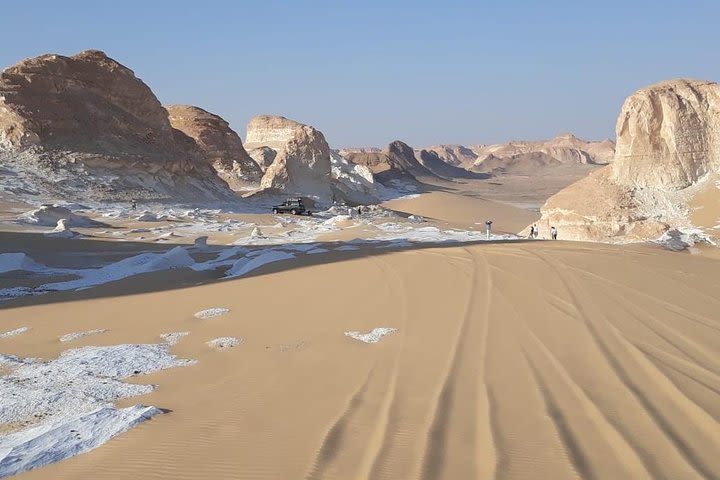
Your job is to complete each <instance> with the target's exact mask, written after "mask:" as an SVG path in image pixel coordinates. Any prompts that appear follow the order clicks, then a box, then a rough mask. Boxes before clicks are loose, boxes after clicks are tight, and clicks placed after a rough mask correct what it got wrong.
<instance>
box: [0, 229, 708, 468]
mask: <svg viewBox="0 0 720 480" xmlns="http://www.w3.org/2000/svg"><path fill="white" fill-rule="evenodd" d="M481 218H482V217H481ZM507 229H508V230H512V227H509V226H508V227H507ZM314 257H316V258H313V259H312V261H310V260H308V259H302V258H301V259H299V260H292V261H289V262H285V263H279V264H273V265H271V266H267V267H264V268H262V269H261V270H259V271H258V273H257V274H255V275H252V276H249V277H247V278H241V279H236V280H231V281H224V282H215V283H211V284H206V285H199V286H193V287H185V288H173V287H174V285H176V283H174V280H173V278H172V276H171V275H170V276H167V275H166V276H164V277H158V278H157V281H158V282H165V283H161V284H160V285H159V286H160V287H163V289H161V290H159V291H156V292H153V293H143V294H134V295H122V296H121V295H119V293H122V292H121V290H122V289H121V288H120V287H116V288H115V290H113V286H112V285H111V286H108V287H106V288H103V289H102V290H98V292H99V293H98V294H96V295H94V297H96V298H92V297H93V295H88V296H86V297H81V296H78V298H76V299H73V298H70V299H68V298H66V297H63V299H64V300H65V301H62V302H55V301H53V297H51V296H45V297H38V303H36V304H31V305H26V306H16V307H10V308H8V307H9V306H10V305H12V304H6V305H5V306H3V308H2V310H0V325H2V329H1V330H3V331H6V330H10V329H13V328H17V327H19V326H29V327H31V330H30V331H29V332H27V333H25V334H22V335H19V336H17V337H11V338H5V339H0V351H2V352H3V353H12V354H17V355H22V356H41V357H44V358H52V357H54V356H56V355H58V354H59V353H60V352H61V351H63V350H64V349H67V348H70V346H81V345H105V344H108V345H111V344H118V343H124V342H158V341H159V338H158V335H159V334H161V333H163V332H172V331H188V332H190V335H189V336H187V337H185V338H183V339H182V340H181V341H180V342H179V344H178V345H176V346H175V347H173V352H174V353H176V354H177V355H179V356H181V357H184V358H193V359H196V360H198V363H197V364H196V365H193V366H189V367H182V368H174V369H169V370H164V371H161V372H158V373H155V374H152V375H147V376H138V377H134V378H133V379H132V381H136V382H143V383H145V382H147V383H153V384H157V386H158V387H157V389H156V390H155V391H154V392H153V393H151V394H148V395H145V396H142V397H135V398H130V399H125V400H123V401H122V402H121V403H120V404H121V405H123V406H124V405H130V404H134V403H139V402H142V403H145V404H150V405H155V406H158V407H160V408H164V409H168V410H169V413H167V414H165V415H160V416H156V417H154V418H153V419H152V420H150V421H148V422H145V423H143V424H141V425H140V426H139V427H137V428H134V429H132V430H130V431H129V432H127V433H125V434H122V435H120V436H118V437H116V438H114V439H112V440H110V441H109V442H108V443H106V444H105V445H103V446H102V447H100V448H98V449H96V450H94V451H91V452H89V453H86V454H82V455H78V456H76V457H73V458H71V459H69V460H66V461H62V462H59V463H56V464H52V465H49V466H47V467H44V468H41V469H38V470H35V471H30V472H27V473H24V474H20V475H19V476H18V477H17V478H18V479H32V478H37V479H50V478H52V479H93V480H94V479H99V478H102V479H153V478H158V479H160V478H162V479H200V478H208V479H209V478H213V479H215V478H217V479H220V478H222V479H303V478H308V479H343V480H349V479H427V480H430V479H452V480H458V479H494V478H497V479H511V480H516V479H548V480H559V479H577V478H588V479H700V478H705V479H711V478H720V425H719V423H718V421H719V420H720V313H719V312H720V260H717V259H713V258H710V257H707V256H703V255H690V254H685V253H672V252H666V251H662V250H659V249H657V248H653V247H641V246H635V247H619V246H607V245H592V244H583V243H567V242H542V241H536V242H521V243H505V244H478V245H471V246H470V245H469V246H454V247H448V248H427V249H409V250H406V251H400V252H392V253H387V252H381V251H377V250H374V251H370V250H368V251H361V252H359V253H358V254H354V255H352V256H347V257H336V256H328V257H325V258H323V257H322V256H314ZM149 278H150V279H152V278H153V277H149ZM145 281H149V280H148V279H146V280H145ZM90 292H92V291H90ZM210 307H226V308H229V309H230V312H229V313H228V314H226V315H224V316H220V317H216V318H211V319H206V320H199V319H197V318H194V316H193V314H194V313H195V312H197V311H199V310H202V309H205V308H210ZM375 327H393V328H397V329H398V331H397V332H396V333H395V334H393V335H390V336H387V337H384V338H383V339H382V340H380V342H378V343H375V344H364V343H361V342H359V341H356V340H354V339H351V338H349V337H346V336H345V335H344V334H343V333H344V332H345V331H349V330H359V331H364V332H367V331H369V330H371V329H373V328H375ZM98 328H108V329H110V331H109V332H107V333H105V334H102V335H97V336H93V337H85V338H83V339H80V340H78V341H76V342H73V343H72V344H71V345H68V344H61V343H60V342H59V341H58V336H59V335H62V334H65V333H68V332H74V331H81V330H88V329H98ZM220 336H235V337H241V338H242V339H243V342H242V344H241V345H239V346H237V347H234V348H230V349H226V350H222V351H217V350H213V349H211V348H210V347H208V346H207V345H206V342H207V341H208V340H211V339H213V338H216V337H220Z"/></svg>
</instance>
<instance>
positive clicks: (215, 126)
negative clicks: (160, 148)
mask: <svg viewBox="0 0 720 480" xmlns="http://www.w3.org/2000/svg"><path fill="white" fill-rule="evenodd" d="M165 108H166V110H167V111H168V114H169V118H170V124H171V125H172V127H173V128H176V129H178V130H180V131H181V132H183V133H184V134H185V135H187V136H189V137H190V138H192V139H193V140H195V143H196V144H197V145H198V147H199V149H200V150H201V151H202V152H203V154H204V155H205V158H206V160H207V162H208V163H210V164H211V165H212V166H213V168H215V171H216V172H217V174H218V175H219V176H220V178H222V179H223V180H225V181H226V182H227V183H228V185H229V186H230V188H232V189H233V190H242V189H246V188H247V187H249V186H250V187H252V186H253V185H254V186H257V185H258V184H259V183H260V178H261V177H262V175H263V172H262V170H261V169H260V167H259V166H258V164H257V163H255V161H254V160H253V159H252V158H250V155H248V153H247V152H246V151H245V148H244V147H243V144H242V140H241V139H240V137H239V136H238V134H237V133H235V131H234V130H233V129H231V128H230V125H229V124H228V123H227V122H226V121H225V120H223V119H222V118H221V117H219V116H217V115H214V114H212V113H210V112H207V111H205V110H203V109H202V108H198V107H193V106H190V105H170V106H167V107H165Z"/></svg>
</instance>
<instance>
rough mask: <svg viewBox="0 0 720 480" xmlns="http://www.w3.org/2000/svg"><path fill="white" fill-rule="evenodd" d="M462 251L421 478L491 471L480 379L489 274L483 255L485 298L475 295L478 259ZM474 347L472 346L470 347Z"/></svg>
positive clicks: (478, 475)
mask: <svg viewBox="0 0 720 480" xmlns="http://www.w3.org/2000/svg"><path fill="white" fill-rule="evenodd" d="M464 250H465V252H467V253H468V255H469V256H470V258H471V259H472V264H473V274H472V279H471V281H470V288H469V292H468V294H467V296H468V300H467V304H466V307H465V312H464V317H463V321H462V324H461V326H460V329H459V331H458V335H457V337H456V340H455V345H454V348H453V356H452V359H451V361H450V364H449V366H448V370H447V372H446V374H445V375H444V379H445V380H444V383H443V386H442V388H441V390H440V394H439V395H438V397H437V399H436V402H435V407H434V409H433V421H432V423H431V426H430V430H429V431H428V433H427V438H426V445H425V453H424V455H423V463H422V470H421V478H422V479H423V480H434V479H439V478H447V479H456V478H457V479H460V478H468V479H469V478H483V479H486V478H493V477H494V476H495V471H496V463H497V459H496V453H495V445H494V442H493V436H492V431H493V428H492V425H491V419H490V400H489V395H488V391H487V386H486V384H485V368H486V367H485V364H486V357H487V345H488V335H489V327H490V309H491V298H492V289H493V282H492V274H491V270H490V265H489V264H488V262H487V260H486V259H485V257H484V256H483V260H485V271H486V277H485V284H486V288H485V298H484V299H482V298H478V296H477V295H476V292H477V291H478V290H479V285H478V283H479V282H478V278H477V273H476V272H477V270H478V269H479V266H478V263H477V258H476V256H475V255H474V254H473V252H471V251H470V250H468V249H467V248H466V249H464ZM483 300H484V301H483ZM483 305H484V306H483ZM478 310H481V311H483V314H482V316H481V318H475V317H474V315H475V313H476V312H477V311H478ZM473 346H475V348H471V347H473ZM476 349H477V350H476ZM474 357H477V361H474ZM468 419H471V420H472V421H468ZM468 443H469V449H470V451H472V452H475V455H472V456H470V457H466V458H463V456H462V452H463V451H465V449H467V448H468Z"/></svg>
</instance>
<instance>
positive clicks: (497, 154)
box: [467, 133, 615, 174]
mask: <svg viewBox="0 0 720 480" xmlns="http://www.w3.org/2000/svg"><path fill="white" fill-rule="evenodd" d="M473 152H475V154H476V155H477V158H476V160H475V161H474V162H473V163H472V165H468V166H467V168H469V169H471V170H473V171H477V172H483V173H490V174H530V173H534V172H537V171H538V169H541V168H545V167H554V166H560V165H583V164H586V165H606V164H608V163H610V162H612V160H613V157H614V155H615V144H614V142H613V141H612V140H604V141H601V142H595V141H586V140H581V139H579V138H577V137H575V136H574V135H572V134H570V133H564V134H561V135H558V136H556V137H554V138H552V139H550V140H543V141H514V142H509V143H501V144H495V145H477V146H475V147H473Z"/></svg>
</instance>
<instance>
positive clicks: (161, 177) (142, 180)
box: [0, 50, 231, 200]
mask: <svg viewBox="0 0 720 480" xmlns="http://www.w3.org/2000/svg"><path fill="white" fill-rule="evenodd" d="M0 149H1V150H2V151H1V152H0V159H1V161H2V163H3V166H4V168H6V169H9V170H11V171H14V172H15V173H16V174H17V175H18V176H19V177H22V178H26V179H30V180H29V181H30V183H33V182H34V183H35V184H37V185H38V189H37V190H38V191H39V192H47V193H48V194H62V195H64V196H66V197H78V198H91V197H92V198H99V199H104V200H108V199H123V198H128V197H135V198H167V197H175V198H180V197H182V198H217V197H222V196H225V195H229V194H231V192H230V191H229V189H228V188H227V186H226V185H225V183H224V182H222V181H220V180H219V179H218V178H217V176H216V175H215V172H214V171H213V169H212V168H211V167H210V166H209V165H208V164H207V162H206V161H205V160H204V158H203V155H202V154H201V152H199V151H198V149H197V147H196V145H195V142H194V141H192V139H190V138H188V137H187V136H186V135H184V134H183V133H182V132H180V131H178V130H176V129H174V128H172V126H171V125H170V121H169V119H168V114H167V111H166V110H165V109H164V108H163V107H162V105H161V104H160V102H159V101H158V99H157V98H156V97H155V95H154V94H153V93H152V91H151V90H150V88H149V87H148V86H147V85H145V84H144V83H143V82H142V81H141V80H140V79H139V78H137V77H136V76H135V74H134V73H133V72H132V70H130V69H129V68H127V67H125V66H123V65H121V64H120V63H118V62H116V61H115V60H113V59H111V58H109V57H108V56H107V55H105V54H104V53H103V52H100V51H97V50H87V51H84V52H81V53H79V54H77V55H74V56H71V57H65V56H62V55H42V56H40V57H36V58H30V59H26V60H23V61H21V62H19V63H17V64H16V65H14V66H12V67H9V68H7V69H5V70H4V71H3V72H2V73H1V74H0Z"/></svg>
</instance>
